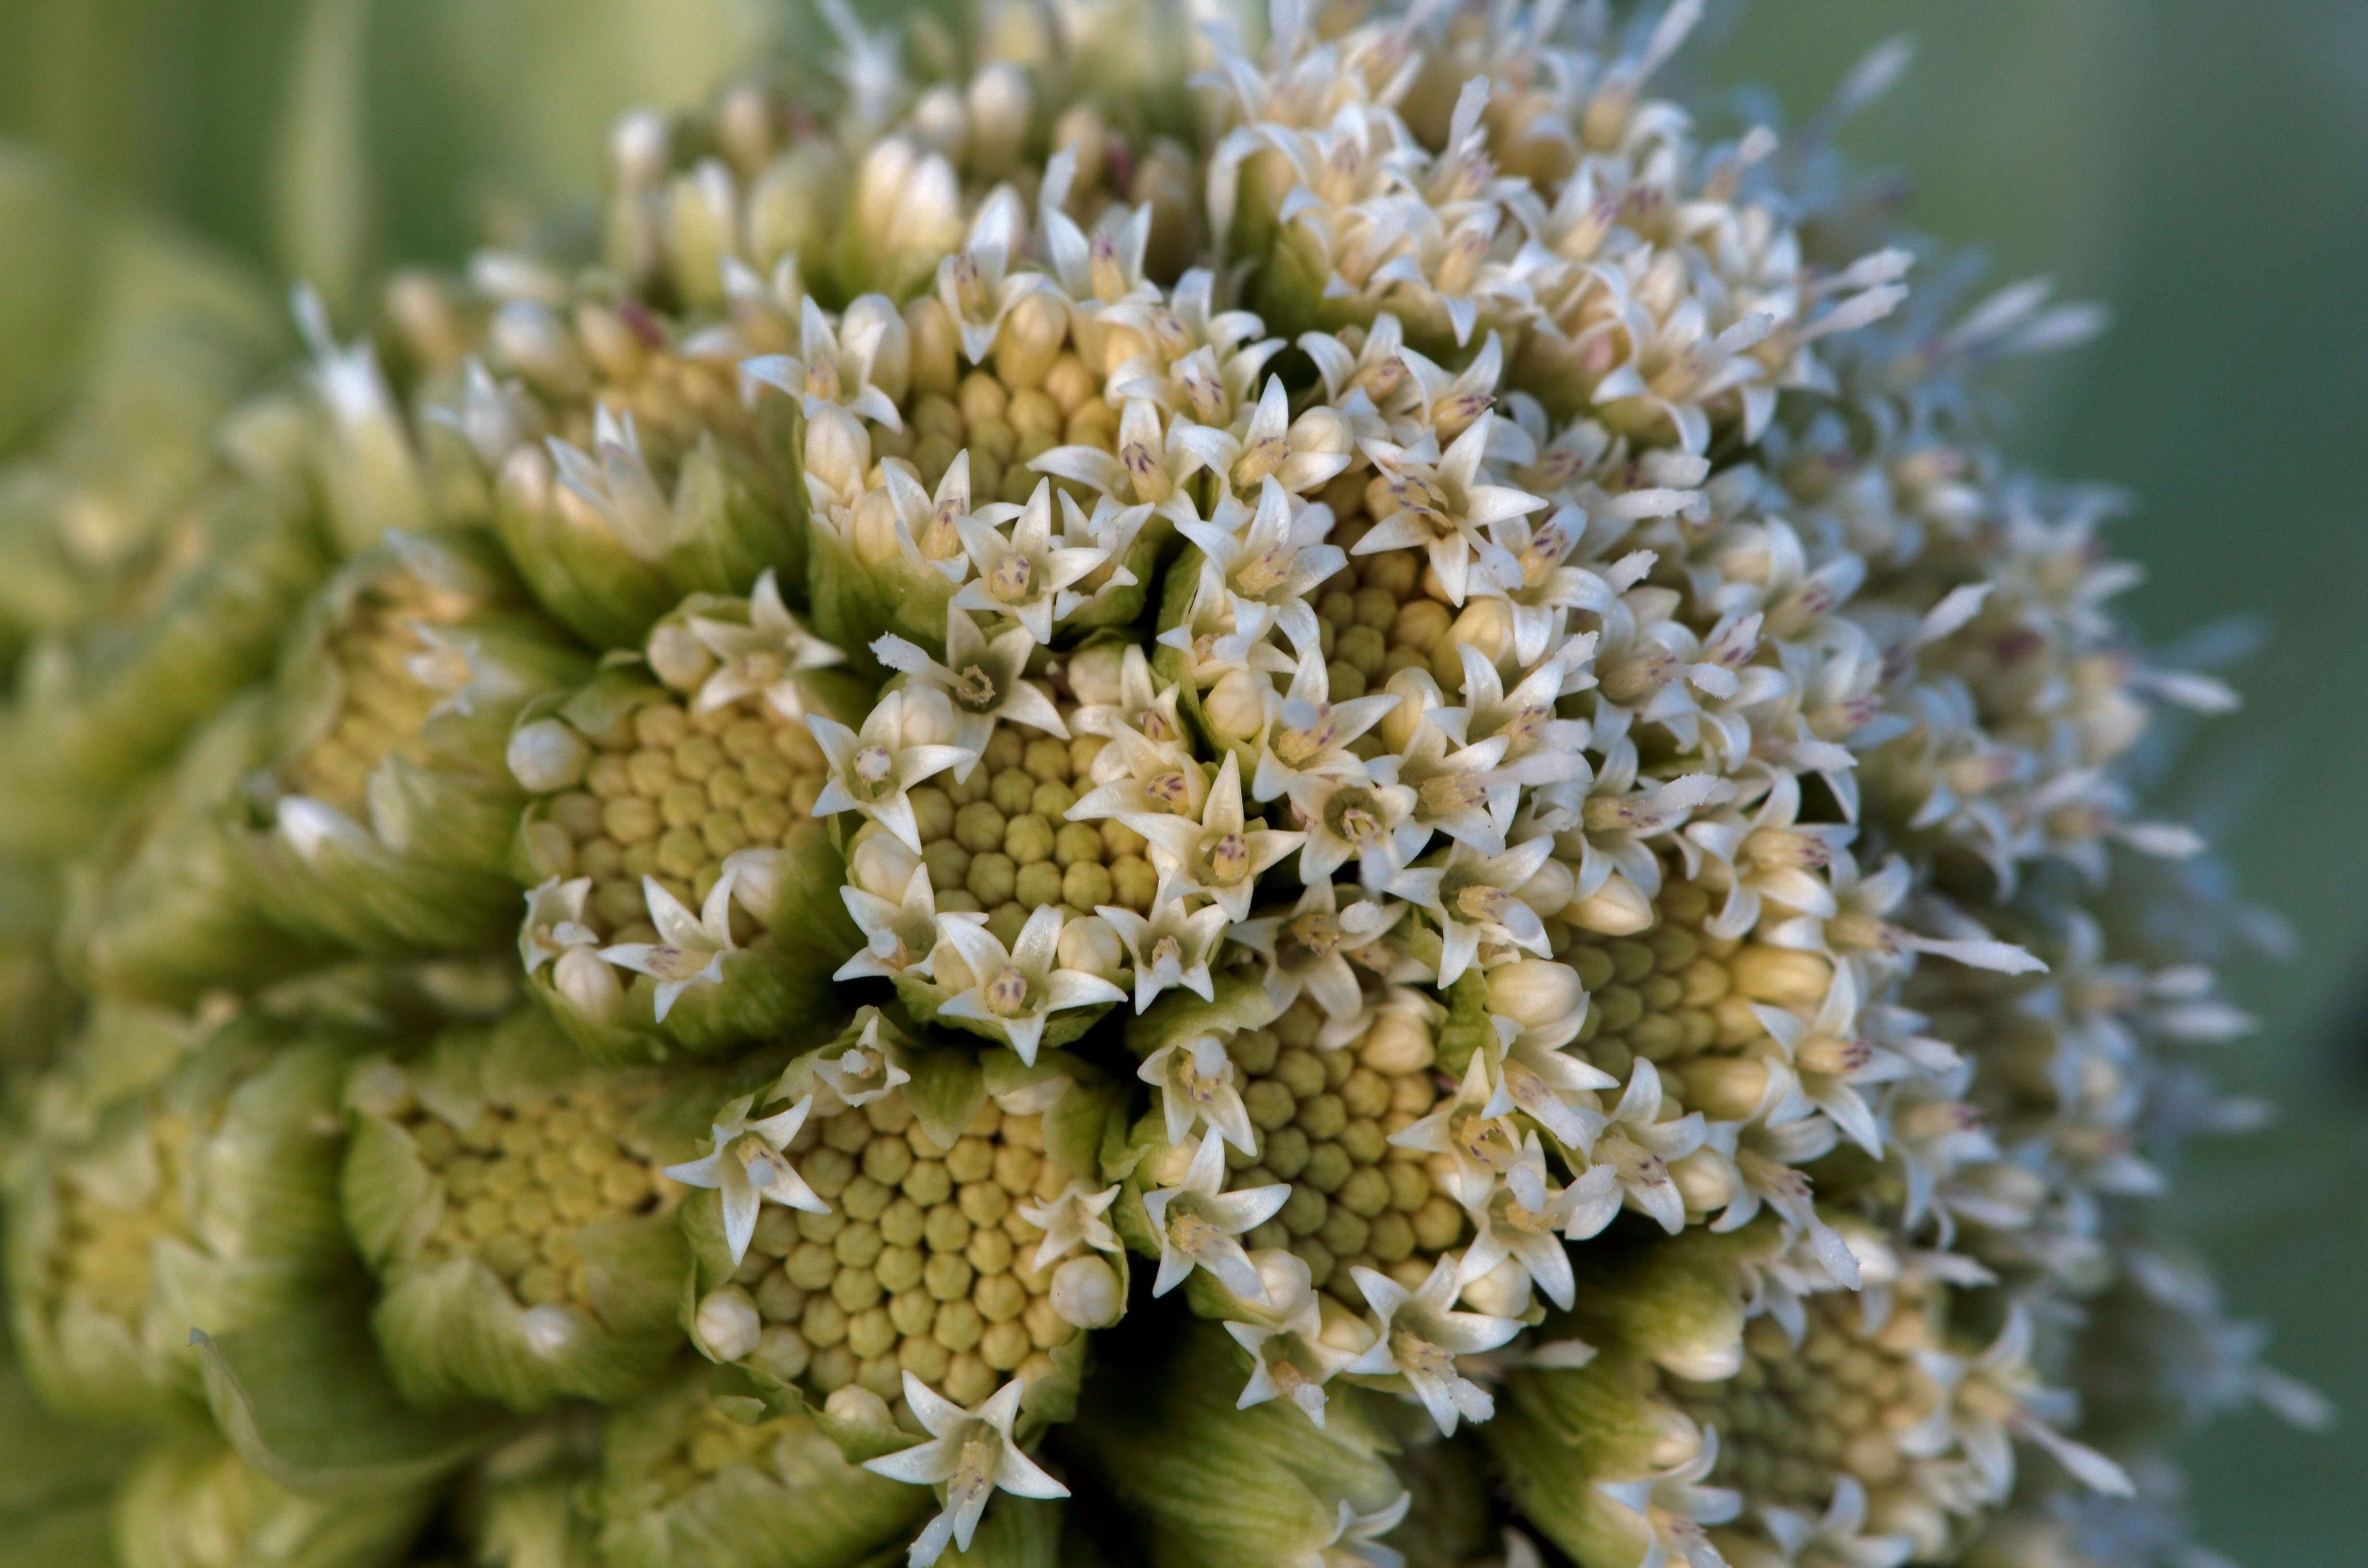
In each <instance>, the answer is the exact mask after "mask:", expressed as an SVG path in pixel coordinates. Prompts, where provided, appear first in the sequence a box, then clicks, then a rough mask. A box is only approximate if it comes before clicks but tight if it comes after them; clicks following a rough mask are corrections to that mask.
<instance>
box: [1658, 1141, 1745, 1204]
mask: <svg viewBox="0 0 2368 1568" xmlns="http://www.w3.org/2000/svg"><path fill="white" fill-rule="evenodd" d="M1669 1179H1670V1180H1672V1181H1674V1182H1676V1183H1677V1184H1678V1196H1679V1197H1680V1198H1682V1199H1685V1200H1686V1207H1687V1208H1688V1209H1690V1210H1692V1211H1693V1212H1695V1213H1697V1214H1707V1213H1709V1212H1711V1211H1712V1210H1717V1209H1724V1208H1725V1207H1726V1206H1727V1205H1728V1204H1730V1203H1732V1202H1734V1201H1735V1200H1736V1199H1738V1198H1740V1197H1742V1196H1743V1176H1742V1173H1741V1172H1739V1171H1737V1170H1736V1168H1735V1162H1734V1161H1733V1160H1730V1159H1728V1158H1727V1157H1726V1156H1725V1154H1722V1153H1719V1152H1718V1151H1717V1150H1715V1149H1697V1150H1695V1151H1694V1152H1693V1153H1691V1154H1688V1155H1686V1156H1685V1157H1684V1158H1682V1159H1679V1160H1673V1161H1671V1162H1670V1165H1669Z"/></svg>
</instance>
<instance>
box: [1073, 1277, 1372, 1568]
mask: <svg viewBox="0 0 2368 1568" xmlns="http://www.w3.org/2000/svg"><path fill="white" fill-rule="evenodd" d="M1248 1375H1249V1364H1248V1358H1247V1357H1246V1356H1245V1355H1243V1353H1242V1351H1241V1349H1240V1347H1239V1346H1235V1344H1234V1342H1233V1341H1232V1340H1230V1339H1228V1338H1227V1337H1226V1336H1225V1335H1224V1333H1223V1332H1222V1331H1221V1330H1220V1329H1218V1328H1217V1327H1216V1325H1214V1324H1191V1325H1190V1326H1189V1327H1185V1328H1182V1329H1180V1330H1179V1331H1178V1333H1176V1334H1175V1335H1174V1336H1173V1345H1172V1348H1171V1349H1170V1351H1169V1354H1168V1359H1167V1365H1166V1366H1165V1367H1163V1368H1160V1369H1157V1370H1156V1372H1153V1373H1151V1374H1149V1375H1147V1376H1137V1377H1134V1378H1130V1379H1125V1380H1121V1381H1103V1382H1100V1383H1097V1384H1095V1385H1093V1386H1092V1387H1090V1388H1089V1389H1088V1390H1087V1400H1086V1402H1085V1405H1084V1408H1083V1409H1082V1410H1081V1411H1080V1412H1079V1415H1078V1424H1077V1430H1078V1433H1079V1434H1080V1436H1081V1437H1083V1439H1084V1440H1083V1441H1082V1442H1078V1443H1074V1444H1071V1445H1070V1446H1069V1448H1068V1449H1066V1450H1065V1451H1067V1452H1069V1453H1071V1454H1073V1455H1075V1456H1076V1457H1077V1459H1078V1460H1079V1461H1080V1462H1082V1463H1087V1464H1090V1465H1091V1466H1092V1467H1093V1468H1094V1469H1095V1470H1097V1471H1099V1476H1100V1479H1101V1481H1102V1483H1103V1484H1104V1485H1105V1486H1106V1487H1107V1488H1108V1489H1109V1490H1110V1492H1112V1493H1114V1494H1116V1495H1117V1496H1118V1497H1119V1498H1120V1500H1121V1501H1123V1502H1125V1503H1127V1504H1128V1505H1130V1506H1131V1508H1132V1510H1133V1512H1134V1513H1136V1514H1137V1515H1139V1516H1142V1517H1144V1521H1145V1533H1146V1535H1147V1536H1148V1540H1146V1541H1145V1543H1144V1544H1145V1545H1146V1546H1147V1547H1148V1549H1149V1550H1148V1552H1147V1554H1146V1555H1147V1558H1148V1560H1149V1561H1150V1562H1155V1563H1156V1564H1159V1565H1160V1568H1204V1565H1205V1568H1262V1565H1272V1568H1283V1565H1285V1564H1292V1563H1297V1562H1304V1561H1306V1559H1307V1556H1308V1554H1310V1553H1312V1552H1314V1551H1315V1550H1316V1549H1318V1548H1319V1547H1321V1546H1322V1545H1323V1544H1324V1543H1325V1542H1326V1541H1327V1540H1330V1539H1331V1538H1332V1535H1333V1532H1334V1530H1335V1528H1336V1527H1337V1526H1338V1517H1339V1516H1338V1506H1339V1505H1340V1504H1341V1503H1342V1502H1346V1503H1348V1504H1349V1506H1350V1507H1351V1508H1353V1509H1354V1510H1356V1511H1357V1512H1359V1513H1370V1512H1372V1511H1374V1510H1376V1509H1379V1508H1382V1507H1383V1506H1387V1505H1388V1504H1389V1503H1390V1502H1391V1501H1392V1500H1393V1499H1394V1498H1395V1496H1396V1495H1397V1494H1398V1491H1399V1482H1398V1479H1397V1476H1396V1474H1395V1471H1393V1470H1392V1469H1391V1467H1390V1463H1389V1460H1388V1457H1387V1456H1388V1453H1389V1452H1390V1450H1391V1449H1392V1448H1393V1446H1394V1445H1393V1444H1392V1442H1391V1440H1390V1438H1389V1437H1388V1435H1387V1434H1386V1432H1385V1431H1384V1430H1383V1428H1382V1427H1381V1426H1379V1425H1378V1424H1377V1423H1375V1422H1374V1421H1373V1420H1372V1418H1371V1417H1370V1416H1369V1415H1367V1413H1366V1409H1365V1402H1366V1401H1367V1400H1368V1399H1370V1398H1371V1397H1372V1396H1370V1395H1366V1394H1364V1393H1361V1392H1359V1391H1357V1390H1354V1389H1351V1388H1349V1387H1347V1386H1346V1385H1336V1387H1335V1389H1334V1391H1333V1392H1332V1395H1331V1398H1330V1399H1329V1401H1328V1402H1327V1408H1326V1420H1325V1425H1324V1426H1323V1427H1321V1428H1318V1427H1316V1426H1315V1425H1314V1424H1313V1423H1312V1422H1310V1421H1309V1420H1308V1419H1307V1418H1306V1416H1304V1415H1302V1414H1301V1413H1300V1412H1299V1410H1298V1409H1297V1408H1296V1407H1294V1406H1292V1404H1291V1403H1289V1402H1288V1401H1283V1400H1272V1401H1269V1402H1268V1403H1264V1404H1258V1405H1253V1406H1251V1407H1250V1408H1249V1409H1247V1410H1236V1409H1235V1408H1234V1401H1235V1397H1236V1396H1237V1395H1238V1393H1239V1392H1240V1389H1241V1385H1242V1383H1243V1382H1244V1381H1246V1380H1247V1377H1248Z"/></svg>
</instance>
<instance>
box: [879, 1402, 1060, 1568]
mask: <svg viewBox="0 0 2368 1568" xmlns="http://www.w3.org/2000/svg"><path fill="white" fill-rule="evenodd" d="M1024 1392H1027V1385H1026V1384H1025V1383H1024V1382H1022V1381H1020V1380H1019V1379H1017V1378H1014V1379H1013V1380H1012V1381H1009V1382H1008V1383H1006V1384H1004V1385H1003V1386H1002V1387H1001V1388H999V1389H997V1390H996V1391H995V1392H993V1393H992V1394H989V1395H988V1396H987V1398H986V1401H985V1403H983V1404H981V1405H979V1406H978V1408H977V1409H975V1410H964V1409H963V1408H962V1406H961V1405H959V1404H956V1403H954V1402H953V1401H951V1400H950V1399H946V1398H944V1397H943V1396H941V1395H940V1394H939V1393H938V1392H937V1391H936V1390H934V1389H932V1388H930V1387H929V1385H928V1384H927V1383H925V1382H923V1381H921V1380H920V1379H918V1378H916V1377H915V1376H914V1375H913V1374H912V1373H910V1372H906V1373H905V1404H906V1405H907V1406H908V1407H909V1408H910V1409H911V1410H912V1412H913V1415H914V1418H915V1419H916V1420H917V1421H919V1422H920V1424H921V1426H922V1427H923V1428H924V1429H925V1430H927V1431H928V1434H929V1441H928V1442H925V1443H916V1444H914V1445H913V1446H912V1447H911V1448H909V1449H900V1450H898V1451H897V1452H895V1453H893V1454H882V1455H881V1456H880V1457H879V1458H878V1459H875V1460H865V1461H864V1463H863V1468H864V1469H866V1470H868V1471H871V1472H872V1473H873V1474H874V1475H884V1476H886V1477H888V1479H889V1480H891V1481H902V1482H905V1483H909V1484H911V1485H914V1486H935V1485H938V1484H939V1483H944V1485H945V1488H946V1506H945V1507H944V1509H943V1510H942V1511H940V1512H939V1515H938V1517H935V1518H933V1519H931V1520H930V1521H929V1522H928V1526H927V1527H926V1528H923V1529H922V1531H921V1533H920V1536H919V1537H918V1538H917V1539H916V1540H914V1542H913V1546H912V1550H911V1551H910V1552H909V1553H908V1554H907V1555H906V1557H905V1562H906V1564H907V1568H928V1564H930V1563H932V1562H936V1561H937V1560H938V1559H939V1557H941V1556H943V1555H944V1554H945V1550H946V1545H947V1543H948V1542H950V1541H951V1543H952V1544H953V1545H954V1546H955V1547H956V1548H958V1549H960V1550H962V1551H969V1550H970V1541H971V1537H972V1536H973V1534H974V1533H976V1531H977V1529H978V1520H979V1516H980V1515H982V1514H984V1513H985V1512H986V1500H987V1499H988V1498H989V1497H992V1496H993V1495H995V1494H996V1491H998V1490H1000V1491H1004V1492H1008V1493H1010V1494H1012V1495H1013V1496H1015V1497H1066V1496H1067V1495H1068V1494H1069V1489H1068V1488H1067V1487H1065V1486H1064V1485H1062V1484H1061V1483H1059V1482H1057V1481H1055V1480H1053V1478H1052V1477H1051V1476H1050V1475H1047V1474H1046V1473H1045V1472H1044V1471H1042V1469H1041V1468H1039V1467H1038V1465H1037V1464H1036V1461H1035V1460H1031V1459H1030V1458H1029V1457H1028V1456H1027V1455H1026V1454H1023V1453H1021V1452H1020V1451H1019V1443H1018V1442H1017V1441H1016V1440H1015V1439H1014V1438H1013V1437H1012V1436H1011V1424H1012V1423H1013V1422H1014V1421H1016V1420H1018V1419H1019V1397H1020V1395H1021V1394H1022V1393H1024Z"/></svg>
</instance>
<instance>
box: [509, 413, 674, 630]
mask: <svg viewBox="0 0 2368 1568" xmlns="http://www.w3.org/2000/svg"><path fill="white" fill-rule="evenodd" d="M512 463H513V466H514V467H518V466H525V465H533V464H538V463H539V464H541V469H540V473H541V482H542V483H541V486H540V489H541V494H536V491H537V488H538V487H536V486H532V485H526V484H520V483H513V482H512V476H511V474H510V473H509V472H505V474H504V478H503V482H502V483H499V484H498V485H496V486H495V493H494V531H495V533H496V534H498V535H499V536H500V538H501V541H502V547H503V549H505V550H506V551H508V552H509V558H510V561H511V562H512V563H513V564H514V565H516V566H517V567H518V575H519V576H521V577H523V578H525V579H526V582H527V586H528V587H529V589H530V590H531V591H532V592H533V594H534V598H535V602H536V603H537V604H539V605H541V607H542V608H544V609H546V610H548V611H549V612H550V613H551V614H552V616H553V617H555V618H556V619H558V620H559V622H560V623H561V624H562V625H564V626H565V627H566V628H567V629H568V630H569V631H573V632H575V634H576V635H577V636H579V637H581V638H583V639H584V640H585V641H586V642H590V643H591V644H593V645H594V646H595V647H599V648H637V647H639V646H640V645H641V641H642V634H643V632H645V631H648V630H649V628H650V625H651V623H652V622H654V621H655V620H656V619H657V618H658V617H660V616H662V615H664V614H665V613H666V610H667V608H669V607H670V606H672V605H673V603H674V602H675V600H676V599H677V598H679V597H681V596H680V595H679V594H677V593H676V592H675V591H674V587H673V585H672V584H670V583H669V582H668V581H667V580H666V572H665V569H664V567H663V566H662V565H661V564H660V563H659V562H655V561H651V560H649V559H647V558H645V557H643V556H641V555H637V554H635V553H634V552H633V551H632V550H630V549H628V548H627V547H626V545H625V543H624V541H623V540H620V539H618V538H617V536H616V535H615V534H613V533H610V532H609V529H608V528H607V527H606V526H605V525H603V524H602V523H600V522H599V521H598V519H596V518H593V517H590V516H589V515H588V514H586V515H584V516H583V517H581V518H580V520H579V517H576V516H574V515H571V513H570V511H569V510H568V509H567V508H565V507H563V506H558V505H557V504H555V502H554V500H553V499H552V496H553V495H554V494H555V493H556V491H557V488H558V484H559V482H558V480H557V479H555V478H553V477H552V476H551V472H550V466H549V462H548V460H546V459H544V458H543V455H542V454H541V453H540V452H534V453H530V454H528V455H527V457H526V459H525V460H524V465H521V464H520V463H519V460H518V459H516V458H514V459H512Z"/></svg>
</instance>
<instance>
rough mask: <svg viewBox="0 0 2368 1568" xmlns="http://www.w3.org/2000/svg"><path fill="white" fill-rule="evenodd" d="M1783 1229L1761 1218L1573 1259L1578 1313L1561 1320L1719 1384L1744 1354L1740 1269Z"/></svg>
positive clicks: (1769, 1248)
mask: <svg viewBox="0 0 2368 1568" xmlns="http://www.w3.org/2000/svg"><path fill="white" fill-rule="evenodd" d="M1781 1237H1782V1226H1781V1225H1779V1224H1778V1223H1777V1221H1776V1220H1775V1218H1774V1217H1773V1216H1772V1215H1768V1214H1762V1215H1761V1216H1760V1217H1759V1219H1758V1220H1756V1221H1753V1222H1752V1223H1751V1224H1749V1225H1747V1226H1745V1227H1743V1228H1742V1229H1741V1230H1739V1231H1735V1232H1731V1233H1727V1234H1725V1235H1719V1234H1713V1233H1711V1232H1708V1231H1703V1230H1699V1229H1697V1230H1691V1231H1686V1232H1682V1233H1679V1234H1678V1235H1675V1236H1668V1237H1662V1236H1656V1237H1654V1238H1653V1239H1652V1240H1651V1241H1649V1242H1646V1243H1645V1244H1643V1245H1642V1246H1640V1247H1638V1248H1637V1249H1635V1250H1634V1252H1631V1253H1628V1254H1626V1255H1624V1256H1621V1255H1616V1254H1615V1255H1613V1256H1590V1255H1591V1254H1594V1253H1596V1252H1597V1249H1581V1250H1580V1251H1578V1252H1577V1253H1574V1254H1573V1262H1574V1265H1575V1266H1576V1267H1577V1280H1578V1284H1577V1292H1578V1293H1577V1302H1576V1304H1575V1307H1574V1310H1573V1311H1572V1312H1569V1313H1567V1314H1556V1316H1555V1318H1554V1320H1553V1321H1554V1322H1555V1323H1556V1324H1569V1325H1570V1326H1571V1327H1572V1328H1574V1329H1575V1330H1576V1331H1577V1334H1578V1335H1579V1337H1581V1338H1583V1339H1585V1340H1586V1341H1587V1342H1588V1344H1590V1345H1595V1346H1603V1347H1607V1348H1608V1347H1611V1346H1618V1347H1620V1348H1622V1349H1625V1350H1630V1351H1633V1352H1634V1353H1635V1354H1637V1355H1639V1356H1642V1357H1644V1358H1646V1359H1648V1360H1651V1361H1654V1362H1656V1363H1657V1364H1658V1365H1660V1366H1662V1367H1663V1368H1665V1369H1668V1370H1669V1371H1671V1372H1674V1373H1676V1374H1677V1375H1678V1376H1679V1377H1683V1378H1691V1379H1694V1380H1696V1381H1705V1382H1711V1381H1722V1380H1724V1379H1725V1378H1728V1377H1731V1376H1733V1375H1734V1372H1735V1369H1736V1366H1738V1365H1739V1364H1740V1362H1741V1359H1742V1354H1743V1324H1744V1286H1743V1275H1742V1272H1741V1269H1740V1268H1739V1267H1738V1266H1739V1265H1741V1264H1743V1263H1745V1262H1747V1261H1749V1260H1753V1259H1758V1258H1764V1257H1766V1256H1769V1255H1770V1254H1772V1253H1773V1252H1774V1251H1775V1250H1776V1248H1777V1247H1778V1245H1779V1244H1780V1241H1781Z"/></svg>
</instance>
